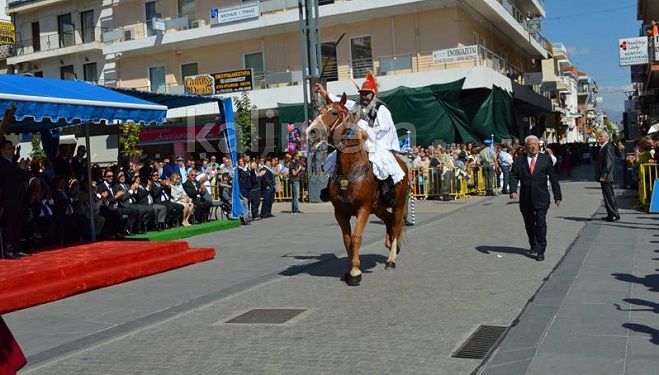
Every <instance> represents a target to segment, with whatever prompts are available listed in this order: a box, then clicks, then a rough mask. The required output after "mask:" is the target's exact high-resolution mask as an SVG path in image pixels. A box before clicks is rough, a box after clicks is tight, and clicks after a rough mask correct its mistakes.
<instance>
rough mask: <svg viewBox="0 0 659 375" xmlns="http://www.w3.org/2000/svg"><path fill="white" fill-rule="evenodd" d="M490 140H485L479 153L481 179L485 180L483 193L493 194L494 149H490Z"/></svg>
mask: <svg viewBox="0 0 659 375" xmlns="http://www.w3.org/2000/svg"><path fill="white" fill-rule="evenodd" d="M491 142H492V141H491V140H489V139H486V140H485V142H484V143H485V147H483V149H482V150H481V152H480V153H479V155H480V157H481V165H482V167H483V179H484V180H485V195H489V196H491V195H495V194H494V158H495V154H494V150H492V149H491V148H490V147H489V145H490V143H491Z"/></svg>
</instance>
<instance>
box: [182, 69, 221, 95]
mask: <svg viewBox="0 0 659 375" xmlns="http://www.w3.org/2000/svg"><path fill="white" fill-rule="evenodd" d="M183 86H184V87H185V93H186V94H195V95H213V94H215V79H214V78H213V76H212V75H210V74H201V75H198V76H189V77H186V78H185V81H184V82H183Z"/></svg>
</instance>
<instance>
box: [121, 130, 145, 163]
mask: <svg viewBox="0 0 659 375" xmlns="http://www.w3.org/2000/svg"><path fill="white" fill-rule="evenodd" d="M141 132H142V124H136V123H134V122H132V121H128V122H126V123H124V124H123V125H122V126H121V137H120V140H119V143H120V144H121V155H122V156H123V157H125V158H133V157H136V156H140V155H142V150H141V149H138V148H137V144H138V143H139V141H140V133H141Z"/></svg>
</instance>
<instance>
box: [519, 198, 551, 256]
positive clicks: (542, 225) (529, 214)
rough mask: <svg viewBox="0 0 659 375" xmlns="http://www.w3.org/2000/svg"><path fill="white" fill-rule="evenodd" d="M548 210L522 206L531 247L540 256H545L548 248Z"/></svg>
mask: <svg viewBox="0 0 659 375" xmlns="http://www.w3.org/2000/svg"><path fill="white" fill-rule="evenodd" d="M547 210H549V207H542V208H539V209H535V208H533V207H532V206H531V207H526V205H524V206H521V205H520V211H522V217H523V218H524V226H525V227H526V235H527V236H528V237H529V245H530V246H531V249H532V250H535V251H537V252H538V253H540V254H544V253H545V249H546V248H547Z"/></svg>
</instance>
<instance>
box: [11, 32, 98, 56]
mask: <svg viewBox="0 0 659 375" xmlns="http://www.w3.org/2000/svg"><path fill="white" fill-rule="evenodd" d="M103 32H104V29H102V28H100V27H88V28H81V29H73V30H71V31H68V32H63V33H50V34H47V35H43V36H41V37H39V38H30V39H20V35H18V40H17V41H16V47H15V50H14V54H13V56H12V57H9V58H8V59H7V63H8V64H18V63H22V62H26V61H35V60H40V59H44V58H49V57H55V56H60V55H66V54H70V53H78V52H86V51H91V50H98V51H101V50H102V48H103V45H102V43H101V41H102V36H103Z"/></svg>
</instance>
